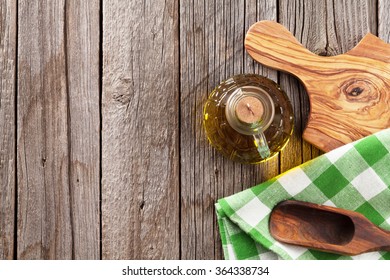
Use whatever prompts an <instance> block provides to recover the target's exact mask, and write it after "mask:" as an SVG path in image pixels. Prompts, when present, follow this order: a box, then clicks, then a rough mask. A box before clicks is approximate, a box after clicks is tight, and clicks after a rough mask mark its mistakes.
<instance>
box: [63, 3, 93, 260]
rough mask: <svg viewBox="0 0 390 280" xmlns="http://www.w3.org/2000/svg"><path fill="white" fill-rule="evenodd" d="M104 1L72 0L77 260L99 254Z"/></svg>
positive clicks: (72, 156) (69, 53) (70, 36)
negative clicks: (101, 57) (101, 43)
mask: <svg viewBox="0 0 390 280" xmlns="http://www.w3.org/2000/svg"><path fill="white" fill-rule="evenodd" d="M99 11H100V3H99V0H91V1H78V0H70V1H67V7H66V15H67V17H66V23H67V26H66V31H67V32H66V35H67V36H66V44H67V45H66V54H67V64H68V65H67V66H68V67H67V75H68V76H67V78H68V81H67V82H68V99H69V100H68V107H69V113H68V114H69V115H68V116H69V119H68V122H69V123H68V126H69V127H68V131H69V133H70V134H69V135H68V137H70V139H69V145H70V146H69V157H70V158H69V161H70V166H69V168H70V170H69V190H70V198H71V201H70V207H71V221H72V235H73V244H74V255H73V257H74V258H75V259H99V258H100V216H99V215H100V210H99V196H100V108H99V98H100V97H99V91H100V89H99V83H100V78H99V26H100V25H99V20H100V19H99Z"/></svg>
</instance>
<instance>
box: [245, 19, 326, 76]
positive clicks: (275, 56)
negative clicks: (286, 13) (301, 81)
mask: <svg viewBox="0 0 390 280" xmlns="http://www.w3.org/2000/svg"><path fill="white" fill-rule="evenodd" d="M245 48H246V50H247V51H248V53H249V55H250V56H252V58H253V59H255V60H256V61H258V62H260V63H261V64H264V65H266V66H268V67H271V68H274V69H277V70H281V71H284V72H289V73H291V74H294V75H295V76H297V77H298V78H303V77H305V76H306V75H308V74H309V73H310V71H311V70H310V69H312V67H310V66H311V61H313V60H314V61H316V62H318V59H321V57H320V56H318V55H316V54H313V53H312V52H310V51H309V50H308V49H306V48H305V47H304V46H302V44H301V43H299V42H298V40H297V39H296V38H295V37H294V36H293V35H292V34H291V33H290V32H289V31H288V30H287V29H286V28H285V27H284V26H283V25H281V24H279V23H277V22H274V21H268V20H264V21H259V22H257V23H255V24H253V25H252V26H251V27H250V28H249V30H248V32H247V34H246V37H245ZM306 66H308V68H307V67H306Z"/></svg>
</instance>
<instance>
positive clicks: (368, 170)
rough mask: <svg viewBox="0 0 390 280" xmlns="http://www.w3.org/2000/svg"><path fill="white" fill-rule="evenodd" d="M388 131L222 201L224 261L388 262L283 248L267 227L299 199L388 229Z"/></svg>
mask: <svg viewBox="0 0 390 280" xmlns="http://www.w3.org/2000/svg"><path fill="white" fill-rule="evenodd" d="M389 152H390V129H386V130H383V131H380V132H378V133H376V134H374V135H371V136H368V137H366V138H363V139H361V140H359V141H356V142H354V143H351V144H347V145H345V146H342V147H340V148H338V149H335V150H333V151H331V152H329V153H327V154H324V155H322V156H320V157H318V158H316V159H313V160H311V161H309V162H307V163H305V164H303V165H301V166H299V167H296V168H294V169H292V170H290V171H288V172H286V173H284V174H282V175H279V176H278V177H276V178H274V179H272V180H270V181H267V182H265V183H263V184H260V185H258V186H255V187H253V188H250V189H247V190H245V191H242V192H240V193H237V194H235V195H232V196H229V197H227V198H223V199H220V200H218V202H217V204H216V210H217V216H218V223H219V230H220V234H221V240H222V244H223V250H224V255H225V258H226V259H302V260H307V259H390V252H371V253H366V254H362V255H358V256H354V257H349V256H340V255H336V254H330V253H324V252H320V251H316V250H309V249H306V248H303V247H298V246H292V245H287V244H282V243H280V242H278V241H276V240H275V239H273V238H272V236H271V235H270V232H269V229H268V221H269V215H270V212H271V210H272V208H273V207H274V206H275V205H276V204H278V203H279V202H281V201H283V200H286V199H295V200H301V201H307V202H312V203H318V204H323V205H328V206H334V207H339V208H344V209H349V210H353V211H356V212H360V213H362V214H363V215H365V216H366V217H367V218H368V219H370V220H371V221H372V222H373V223H374V224H376V225H378V226H379V227H381V228H383V229H386V230H390V187H389V186H390V153H389Z"/></svg>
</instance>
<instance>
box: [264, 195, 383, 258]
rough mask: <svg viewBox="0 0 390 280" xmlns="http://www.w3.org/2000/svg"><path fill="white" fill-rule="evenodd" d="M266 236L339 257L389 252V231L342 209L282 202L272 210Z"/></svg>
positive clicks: (357, 214)
mask: <svg viewBox="0 0 390 280" xmlns="http://www.w3.org/2000/svg"><path fill="white" fill-rule="evenodd" d="M269 227H270V233H271V235H272V237H274V238H275V239H276V240H278V241H280V242H285V243H289V244H293V245H299V246H304V247H307V248H312V249H317V250H320V251H325V252H330V253H336V254H341V255H352V256H353V255H358V254H362V253H367V252H373V251H382V250H384V251H390V231H385V230H383V229H381V228H379V227H377V226H376V225H374V224H373V223H372V222H371V221H370V220H368V219H367V218H366V217H365V216H364V215H362V214H360V213H357V212H353V211H350V210H345V209H342V208H336V207H330V206H324V205H318V204H313V203H308V202H302V201H295V200H286V201H283V202H281V203H279V204H278V205H276V206H275V207H274V209H273V210H272V212H271V215H270V219H269Z"/></svg>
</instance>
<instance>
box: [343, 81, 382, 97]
mask: <svg viewBox="0 0 390 280" xmlns="http://www.w3.org/2000/svg"><path fill="white" fill-rule="evenodd" d="M340 89H341V93H342V94H343V95H344V96H345V98H346V99H347V101H350V102H359V103H366V102H370V101H372V100H376V99H377V98H378V96H379V89H378V87H377V86H376V85H375V84H374V83H373V82H371V81H369V80H367V79H355V78H353V79H349V80H347V81H345V82H344V83H343V84H342V85H341V87H340Z"/></svg>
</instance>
